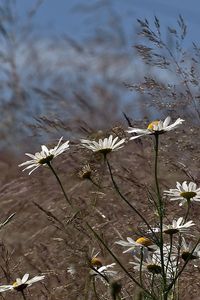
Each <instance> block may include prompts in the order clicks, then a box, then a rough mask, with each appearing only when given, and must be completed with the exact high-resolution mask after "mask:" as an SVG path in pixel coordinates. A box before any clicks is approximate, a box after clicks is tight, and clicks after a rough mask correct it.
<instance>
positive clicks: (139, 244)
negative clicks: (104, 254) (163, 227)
mask: <svg viewBox="0 0 200 300" xmlns="http://www.w3.org/2000/svg"><path fill="white" fill-rule="evenodd" d="M115 243H116V244H118V245H121V246H122V247H126V248H127V249H126V250H124V251H123V253H127V252H132V253H133V254H136V253H138V254H139V253H140V252H141V249H144V251H146V252H148V251H153V250H156V249H157V246H156V245H154V244H153V242H152V241H151V240H150V239H149V238H147V237H140V238H138V239H137V240H136V241H134V240H133V239H132V238H130V237H127V242H126V241H122V240H120V241H117V242H115Z"/></svg>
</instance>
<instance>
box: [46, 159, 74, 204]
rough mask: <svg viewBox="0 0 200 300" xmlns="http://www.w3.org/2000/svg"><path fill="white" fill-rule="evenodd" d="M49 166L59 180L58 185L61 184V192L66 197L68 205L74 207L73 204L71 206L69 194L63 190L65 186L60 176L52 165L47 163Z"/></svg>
mask: <svg viewBox="0 0 200 300" xmlns="http://www.w3.org/2000/svg"><path fill="white" fill-rule="evenodd" d="M47 165H48V166H49V168H50V169H51V171H52V172H53V174H54V176H55V177H56V179H57V181H58V184H59V185H60V187H61V190H62V192H63V195H64V197H65V199H66V201H67V203H68V204H69V205H70V206H72V204H71V202H70V200H69V198H68V197H67V194H66V192H65V190H64V188H63V185H62V183H61V181H60V178H59V177H58V175H57V173H56V171H55V170H54V168H53V167H52V165H51V163H50V162H47Z"/></svg>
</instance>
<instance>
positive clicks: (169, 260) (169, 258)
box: [166, 234, 173, 272]
mask: <svg viewBox="0 0 200 300" xmlns="http://www.w3.org/2000/svg"><path fill="white" fill-rule="evenodd" d="M172 242H173V234H170V244H169V253H168V259H167V266H166V272H167V270H168V267H169V263H171V254H172V246H173V243H172Z"/></svg>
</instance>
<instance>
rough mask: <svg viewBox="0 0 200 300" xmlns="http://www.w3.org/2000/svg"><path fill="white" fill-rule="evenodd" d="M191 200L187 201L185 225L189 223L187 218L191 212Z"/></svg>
mask: <svg viewBox="0 0 200 300" xmlns="http://www.w3.org/2000/svg"><path fill="white" fill-rule="evenodd" d="M190 203H191V202H190V198H189V199H187V211H186V215H185V218H184V223H185V222H186V221H187V218H188V216H189V211H190Z"/></svg>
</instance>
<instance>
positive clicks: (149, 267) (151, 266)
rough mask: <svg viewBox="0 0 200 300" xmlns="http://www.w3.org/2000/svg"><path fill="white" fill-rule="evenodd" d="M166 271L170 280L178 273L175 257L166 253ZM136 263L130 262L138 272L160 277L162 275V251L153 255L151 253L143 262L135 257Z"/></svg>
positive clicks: (157, 251)
mask: <svg viewBox="0 0 200 300" xmlns="http://www.w3.org/2000/svg"><path fill="white" fill-rule="evenodd" d="M163 254H164V257H163V259H164V269H165V273H166V277H167V278H168V279H170V278H173V277H174V274H175V273H176V269H177V261H176V259H175V256H173V255H172V256H170V259H169V254H168V253H167V252H166V251H164V253H163ZM134 259H135V261H134V262H130V264H133V265H134V267H133V268H134V269H135V270H137V271H140V270H142V271H144V272H148V273H151V274H154V275H156V274H157V275H159V274H161V273H162V265H161V256H160V249H158V250H156V251H155V252H153V253H149V254H148V257H146V258H145V259H144V260H142V261H141V259H140V258H139V257H136V256H135V257H134Z"/></svg>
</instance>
